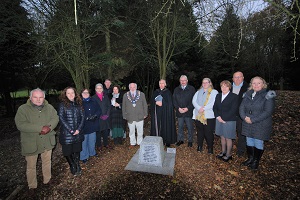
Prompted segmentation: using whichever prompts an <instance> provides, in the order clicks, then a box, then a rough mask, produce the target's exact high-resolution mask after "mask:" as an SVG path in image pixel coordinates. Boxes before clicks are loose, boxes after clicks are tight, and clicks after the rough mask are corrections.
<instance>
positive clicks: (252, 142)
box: [246, 137, 264, 150]
mask: <svg viewBox="0 0 300 200" xmlns="http://www.w3.org/2000/svg"><path fill="white" fill-rule="evenodd" d="M246 139H247V146H250V147H256V148H257V149H260V150H263V149H264V141H263V140H259V139H255V138H250V137H247V138H246Z"/></svg>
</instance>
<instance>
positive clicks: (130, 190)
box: [0, 91, 300, 200]
mask: <svg viewBox="0 0 300 200" xmlns="http://www.w3.org/2000/svg"><path fill="white" fill-rule="evenodd" d="M299 96H300V92H291V91H278V96H277V98H276V106H277V107H276V110H275V113H274V117H273V119H274V125H273V127H274V129H273V130H274V131H273V137H272V139H271V141H270V142H266V143H265V148H266V150H265V153H264V155H263V157H262V159H261V164H260V168H259V170H258V171H256V172H253V171H251V170H249V169H248V168H247V167H245V166H241V165H240V164H241V162H243V161H244V159H245V158H238V157H237V156H236V155H235V153H236V146H235V145H234V147H233V156H234V157H233V160H232V161H230V162H228V163H225V162H223V161H221V160H219V159H217V158H216V157H215V155H209V154H207V152H206V151H203V152H202V153H198V152H197V151H196V147H197V145H196V143H195V145H193V147H192V148H189V147H187V143H184V144H183V145H181V146H179V147H176V162H175V175H174V176H173V177H172V176H163V175H157V174H149V173H139V172H131V171H125V170H124V168H125V166H126V165H127V163H128V162H129V160H130V159H131V158H132V156H133V155H134V154H135V152H136V150H137V148H135V149H131V150H129V149H128V146H129V138H126V141H125V144H124V145H121V146H116V147H115V149H114V150H105V151H102V152H99V158H92V159H90V160H89V161H88V162H87V164H86V165H82V168H83V173H82V176H80V177H74V176H72V174H71V173H70V172H69V171H70V170H69V168H68V164H67V162H66V160H65V159H64V157H63V156H62V154H61V147H60V145H58V146H57V147H56V149H55V150H54V151H53V160H52V166H53V170H52V171H53V178H54V179H55V180H56V181H57V182H58V184H57V185H54V186H51V188H50V189H49V188H48V189H46V188H43V187H42V183H41V182H42V173H41V162H40V159H39V161H38V181H39V186H38V190H37V193H38V198H40V199H45V198H48V199H193V200H197V199H296V198H298V197H299V182H300V172H299V166H300V163H299V161H300V154H299V152H298V151H299V146H300V133H299V129H300V122H299V119H300V112H299V111H300V110H299V108H300V107H299V106H300V102H299V100H300V98H299ZM3 124H4V125H5V126H3V128H2V129H0V135H1V137H0V140H1V141H0V149H1V150H0V155H1V156H2V158H5V159H1V162H0V168H1V169H3V170H2V171H1V176H0V189H1V190H0V198H1V199H2V197H4V199H5V197H7V196H8V195H9V194H10V193H12V191H13V190H14V189H15V188H16V186H17V185H25V186H26V177H25V166H26V163H25V159H24V157H22V156H21V155H20V141H19V135H18V132H17V131H16V129H15V126H14V123H13V119H12V118H10V119H7V118H5V119H0V126H1V127H2V125H3ZM145 124H146V127H145V131H144V133H145V135H148V133H149V130H148V128H149V123H148V122H146V123H145ZM8 127H10V128H8ZM9 131H10V133H9ZM4 132H5V133H4ZM2 136H3V137H2ZM194 141H197V140H196V135H195V138H194ZM173 147H175V146H173ZM205 148H206V146H204V148H203V149H205ZM214 148H215V149H214V151H215V152H219V151H220V140H219V138H218V137H215V145H214ZM24 188H26V187H24ZM18 195H19V196H17V199H26V198H27V197H26V195H25V189H23V190H22V191H21V192H20V193H19V194H18Z"/></svg>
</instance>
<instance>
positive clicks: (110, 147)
mask: <svg viewBox="0 0 300 200" xmlns="http://www.w3.org/2000/svg"><path fill="white" fill-rule="evenodd" d="M104 147H105V148H107V149H114V148H113V147H112V146H110V145H106V146H104Z"/></svg>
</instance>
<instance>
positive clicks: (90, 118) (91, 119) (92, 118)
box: [86, 115, 98, 121]
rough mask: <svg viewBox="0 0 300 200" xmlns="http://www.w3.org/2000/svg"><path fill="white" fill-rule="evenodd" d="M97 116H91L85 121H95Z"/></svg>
mask: <svg viewBox="0 0 300 200" xmlns="http://www.w3.org/2000/svg"><path fill="white" fill-rule="evenodd" d="M97 118H98V117H97V115H92V116H89V117H87V118H86V120H87V121H95V119H97Z"/></svg>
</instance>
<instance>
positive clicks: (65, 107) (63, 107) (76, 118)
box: [59, 87, 84, 175]
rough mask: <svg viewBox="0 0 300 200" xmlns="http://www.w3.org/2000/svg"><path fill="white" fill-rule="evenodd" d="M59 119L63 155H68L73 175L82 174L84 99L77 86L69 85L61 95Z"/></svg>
mask: <svg viewBox="0 0 300 200" xmlns="http://www.w3.org/2000/svg"><path fill="white" fill-rule="evenodd" d="M60 100H61V103H60V105H59V121H60V124H61V129H60V134H59V142H60V144H61V145H62V152H63V155H64V156H65V157H66V159H67V161H68V163H69V165H70V170H71V173H72V174H73V175H80V174H81V168H80V165H79V156H80V151H81V150H82V141H83V139H84V136H83V133H82V128H83V125H84V111H83V107H82V100H81V98H80V96H79V95H78V93H77V92H76V90H75V88H72V87H67V88H65V89H64V90H63V91H62V93H61V95H60Z"/></svg>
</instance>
